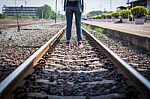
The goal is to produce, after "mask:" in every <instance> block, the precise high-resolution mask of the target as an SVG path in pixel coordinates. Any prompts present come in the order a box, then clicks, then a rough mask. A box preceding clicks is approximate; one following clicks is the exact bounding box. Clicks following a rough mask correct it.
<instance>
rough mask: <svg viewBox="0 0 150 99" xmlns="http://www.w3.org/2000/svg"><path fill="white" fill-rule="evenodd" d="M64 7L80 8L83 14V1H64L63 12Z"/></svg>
mask: <svg viewBox="0 0 150 99" xmlns="http://www.w3.org/2000/svg"><path fill="white" fill-rule="evenodd" d="M66 7H81V8H82V12H83V9H84V0H79V1H74V2H71V1H67V0H65V1H64V11H65V9H66Z"/></svg>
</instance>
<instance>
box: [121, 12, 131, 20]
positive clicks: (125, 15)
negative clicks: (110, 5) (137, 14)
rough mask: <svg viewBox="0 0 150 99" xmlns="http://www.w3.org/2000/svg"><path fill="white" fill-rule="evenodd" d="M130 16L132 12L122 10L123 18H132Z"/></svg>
mask: <svg viewBox="0 0 150 99" xmlns="http://www.w3.org/2000/svg"><path fill="white" fill-rule="evenodd" d="M130 15H131V11H130V10H122V11H121V12H120V16H121V18H128V16H130Z"/></svg>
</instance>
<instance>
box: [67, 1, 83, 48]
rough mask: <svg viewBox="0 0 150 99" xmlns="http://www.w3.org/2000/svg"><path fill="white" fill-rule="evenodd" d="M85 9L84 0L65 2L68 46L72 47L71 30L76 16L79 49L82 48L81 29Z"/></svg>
mask: <svg viewBox="0 0 150 99" xmlns="http://www.w3.org/2000/svg"><path fill="white" fill-rule="evenodd" d="M83 9H84V0H65V1H64V11H66V20H67V30H66V42H65V44H66V46H69V45H70V39H71V28H72V19H73V14H75V24H76V31H77V41H78V47H79V48H82V47H83V44H82V29H81V17H82V12H83Z"/></svg>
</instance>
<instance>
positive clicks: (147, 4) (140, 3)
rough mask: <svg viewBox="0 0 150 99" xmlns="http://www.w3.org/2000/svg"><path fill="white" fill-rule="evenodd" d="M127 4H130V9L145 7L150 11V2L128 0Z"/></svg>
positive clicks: (146, 0) (149, 0)
mask: <svg viewBox="0 0 150 99" xmlns="http://www.w3.org/2000/svg"><path fill="white" fill-rule="evenodd" d="M128 1H129V2H127V4H129V8H132V7H135V6H144V7H146V8H147V9H148V10H150V0H128Z"/></svg>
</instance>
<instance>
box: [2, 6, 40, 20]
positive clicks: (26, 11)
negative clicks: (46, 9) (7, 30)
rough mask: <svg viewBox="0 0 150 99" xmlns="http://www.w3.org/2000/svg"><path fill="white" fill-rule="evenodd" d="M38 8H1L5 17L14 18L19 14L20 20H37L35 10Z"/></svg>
mask: <svg viewBox="0 0 150 99" xmlns="http://www.w3.org/2000/svg"><path fill="white" fill-rule="evenodd" d="M38 8H40V7H23V6H20V7H7V6H5V5H4V6H3V7H2V13H3V14H4V15H7V16H16V15H17V14H19V15H20V16H21V17H22V18H25V17H28V16H32V18H37V15H36V10H37V9H38Z"/></svg>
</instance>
